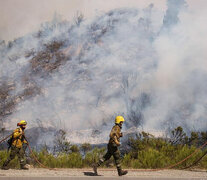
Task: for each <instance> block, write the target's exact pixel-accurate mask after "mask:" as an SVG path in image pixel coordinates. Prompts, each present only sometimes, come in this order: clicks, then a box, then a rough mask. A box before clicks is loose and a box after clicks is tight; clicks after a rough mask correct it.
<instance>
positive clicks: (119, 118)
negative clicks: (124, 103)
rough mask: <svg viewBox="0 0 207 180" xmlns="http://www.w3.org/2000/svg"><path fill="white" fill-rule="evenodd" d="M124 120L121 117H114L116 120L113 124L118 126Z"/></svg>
mask: <svg viewBox="0 0 207 180" xmlns="http://www.w3.org/2000/svg"><path fill="white" fill-rule="evenodd" d="M124 121H125V120H124V118H123V116H116V119H115V123H116V124H119V123H120V122H124Z"/></svg>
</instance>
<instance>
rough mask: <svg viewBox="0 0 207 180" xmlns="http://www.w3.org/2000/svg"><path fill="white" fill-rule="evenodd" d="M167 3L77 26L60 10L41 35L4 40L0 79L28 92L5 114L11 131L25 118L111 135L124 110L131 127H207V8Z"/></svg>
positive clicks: (18, 92) (20, 91) (119, 11)
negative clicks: (164, 6) (194, 9)
mask: <svg viewBox="0 0 207 180" xmlns="http://www.w3.org/2000/svg"><path fill="white" fill-rule="evenodd" d="M167 5H168V9H167V10H166V13H165V14H163V12H161V11H159V10H157V9H155V8H154V6H153V4H150V5H149V6H148V7H147V8H145V9H142V10H141V9H133V8H126V9H125V8H123V9H114V10H111V11H109V12H108V13H105V14H102V15H99V16H98V17H95V18H94V19H85V20H84V19H81V18H80V22H78V23H77V21H76V24H74V23H72V22H68V21H63V20H61V18H60V17H58V15H55V17H54V19H53V21H51V22H46V23H44V24H42V26H41V29H40V30H39V31H38V32H36V33H33V34H28V35H26V36H24V37H22V38H19V39H17V40H16V41H14V42H12V43H10V44H5V43H3V42H2V43H1V46H0V53H1V56H0V58H1V59H0V61H1V66H0V77H1V80H2V82H3V81H7V82H11V83H13V84H14V85H13V89H12V90H10V91H9V95H10V97H13V98H14V97H18V96H20V97H21V98H20V99H18V98H16V99H15V102H16V101H17V102H16V104H15V107H14V108H13V109H12V113H10V114H8V115H6V116H4V125H5V126H6V128H9V129H10V128H13V127H14V126H13V125H15V124H16V121H17V120H18V119H25V120H27V121H28V124H29V126H36V125H37V123H38V124H41V126H44V127H55V128H58V129H59V128H62V129H64V130H66V131H68V132H70V133H71V131H72V130H74V131H81V132H82V131H83V137H84V132H85V130H90V129H92V130H93V129H97V130H99V131H100V132H103V134H104V135H105V134H106V133H105V132H106V131H107V132H108V130H109V129H110V128H111V126H112V125H113V123H114V117H115V116H116V115H118V114H121V115H123V116H124V117H125V119H126V123H125V125H126V126H125V128H126V127H127V128H131V127H143V128H145V129H146V130H147V129H156V130H165V129H168V128H169V129H171V128H175V127H177V126H179V125H181V126H183V127H184V128H185V129H186V130H188V131H191V130H206V128H207V124H206V120H205V117H206V115H207V103H206V102H207V101H206V100H207V96H206V90H207V64H206V61H205V59H206V56H207V54H206V53H205V49H206V45H207V44H206V43H207V41H206V37H207V36H206V32H207V31H206V30H207V25H206V24H205V23H203V22H205V19H204V16H201V15H202V13H203V12H196V13H192V12H190V11H188V9H187V6H186V3H185V2H184V1H180V0H169V1H168V3H167ZM22 94H23V95H22ZM7 101H8V100H7ZM87 133H88V132H87ZM87 133H86V134H87ZM76 135H77V134H76ZM103 137H105V136H100V138H103Z"/></svg>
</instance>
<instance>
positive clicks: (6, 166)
mask: <svg viewBox="0 0 207 180" xmlns="http://www.w3.org/2000/svg"><path fill="white" fill-rule="evenodd" d="M9 162H10V161H9V160H6V161H5V162H4V164H3V166H2V167H1V169H3V170H8V169H9V167H8V164H9Z"/></svg>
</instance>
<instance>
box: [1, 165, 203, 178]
mask: <svg viewBox="0 0 207 180" xmlns="http://www.w3.org/2000/svg"><path fill="white" fill-rule="evenodd" d="M98 170H99V171H98V172H99V174H100V175H101V176H96V177H92V176H93V175H94V174H93V172H92V170H91V169H86V168H84V169H57V170H48V169H42V168H30V169H29V170H16V169H9V170H0V179H3V178H4V179H8V178H9V177H10V178H9V179H13V178H15V179H20V178H21V177H22V178H23V179H25V178H26V177H30V178H31V179H34V178H35V177H36V178H37V177H44V179H48V178H49V177H50V178H51V177H53V178H55V177H56V179H59V178H60V177H61V179H64V177H65V178H66V177H70V178H69V179H71V178H72V179H74V178H75V179H79V178H80V179H84V178H85V179H88V178H89V179H91V178H93V179H99V178H101V179H110V178H111V177H113V179H116V178H119V177H118V176H117V172H116V170H115V169H98ZM12 177H13V178H12ZM18 177H19V178H18ZM78 177H79V178H78ZM135 177H136V179H150V178H152V179H154V178H156V179H203V180H204V179H207V172H206V171H205V170H197V171H196V170H194V171H183V170H164V171H157V172H144V171H134V170H131V171H130V170H129V173H128V174H127V175H126V176H124V179H135ZM30 178H29V179H30ZM53 178H52V179H53Z"/></svg>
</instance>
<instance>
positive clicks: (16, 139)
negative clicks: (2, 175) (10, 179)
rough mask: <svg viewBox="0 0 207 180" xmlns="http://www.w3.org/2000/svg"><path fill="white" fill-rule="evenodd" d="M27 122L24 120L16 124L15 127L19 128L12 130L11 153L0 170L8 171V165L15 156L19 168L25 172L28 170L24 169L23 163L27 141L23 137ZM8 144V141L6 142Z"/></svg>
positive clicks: (24, 162) (24, 163)
mask: <svg viewBox="0 0 207 180" xmlns="http://www.w3.org/2000/svg"><path fill="white" fill-rule="evenodd" d="M26 125H27V122H26V121H25V120H21V121H20V122H19V123H17V126H19V127H18V128H17V129H15V130H14V132H13V134H12V136H11V138H10V142H11V152H10V155H9V157H8V158H7V160H6V161H5V162H4V164H3V166H2V169H4V170H8V169H9V167H8V164H9V163H10V161H11V160H12V159H14V158H15V156H16V155H17V157H18V160H19V163H20V168H21V169H25V170H27V169H28V168H27V167H25V165H26V161H25V157H24V154H25V150H26V147H27V146H26V144H27V141H26V139H25V136H24V130H25V128H26ZM8 142H9V141H8Z"/></svg>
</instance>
